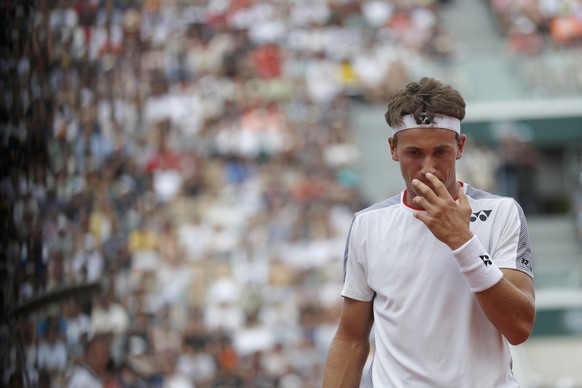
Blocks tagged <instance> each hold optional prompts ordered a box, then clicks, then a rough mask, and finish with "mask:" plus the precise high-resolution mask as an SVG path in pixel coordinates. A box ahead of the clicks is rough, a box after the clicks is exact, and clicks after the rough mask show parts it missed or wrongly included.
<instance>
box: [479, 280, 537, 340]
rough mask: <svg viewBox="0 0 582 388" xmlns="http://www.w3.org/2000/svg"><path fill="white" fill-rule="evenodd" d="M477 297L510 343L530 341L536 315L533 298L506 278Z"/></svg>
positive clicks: (486, 313) (489, 317)
mask: <svg viewBox="0 0 582 388" xmlns="http://www.w3.org/2000/svg"><path fill="white" fill-rule="evenodd" d="M506 273H507V272H506ZM475 296H476V297H477V300H478V301H479V304H480V305H481V308H482V309H483V312H485V315H487V318H488V319H489V321H491V323H492V324H493V325H494V326H495V327H497V329H498V330H499V331H500V332H501V334H503V336H504V337H505V338H507V340H508V341H509V343H511V344H512V345H519V344H520V343H522V342H524V341H525V340H527V339H528V337H529V335H530V334H531V330H532V328H533V324H534V320H535V314H536V313H535V302H534V299H533V297H532V296H530V295H528V294H527V293H526V292H524V291H522V290H521V289H519V288H518V287H516V286H515V285H514V284H513V283H512V282H511V281H510V280H508V279H507V277H506V276H504V277H503V278H502V279H501V280H500V281H499V282H498V283H497V284H495V285H494V286H493V287H491V288H489V289H487V290H484V291H482V292H477V293H475Z"/></svg>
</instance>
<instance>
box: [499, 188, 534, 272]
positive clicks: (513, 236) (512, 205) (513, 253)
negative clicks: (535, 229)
mask: <svg viewBox="0 0 582 388" xmlns="http://www.w3.org/2000/svg"><path fill="white" fill-rule="evenodd" d="M502 214H503V215H504V216H503V217H500V218H499V221H500V223H499V224H498V225H497V227H499V228H500V233H499V234H498V240H497V241H495V242H494V244H493V246H492V252H490V254H491V256H492V257H493V260H494V262H495V264H497V266H498V267H499V268H511V269H516V270H518V271H521V272H524V273H526V274H527V275H529V276H530V277H531V278H533V277H534V275H533V262H532V254H531V246H530V240H529V233H528V229H527V222H526V218H525V215H524V213H523V210H522V209H521V207H520V206H519V204H518V203H517V202H516V201H515V200H513V199H508V200H507V202H506V203H505V204H504V206H503V210H502Z"/></svg>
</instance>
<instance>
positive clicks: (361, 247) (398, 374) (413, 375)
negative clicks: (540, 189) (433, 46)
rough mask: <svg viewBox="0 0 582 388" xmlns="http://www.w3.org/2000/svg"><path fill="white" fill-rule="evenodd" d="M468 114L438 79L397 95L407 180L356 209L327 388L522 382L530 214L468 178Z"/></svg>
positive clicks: (530, 296)
mask: <svg viewBox="0 0 582 388" xmlns="http://www.w3.org/2000/svg"><path fill="white" fill-rule="evenodd" d="M464 117H465V101H464V100H463V98H462V96H461V95H460V93H459V92H458V91H456V90H455V89H453V88H452V87H450V86H449V85H445V84H443V83H441V82H440V81H437V80H435V79H432V78H423V79H421V80H420V81H418V82H413V83H410V84H408V85H407V86H406V87H405V88H404V89H402V90H400V91H399V92H398V93H396V94H395V96H394V97H393V98H392V99H391V100H390V102H389V103H388V111H387V113H386V121H387V123H388V125H389V126H390V128H391V129H392V136H390V137H389V138H388V143H389V146H390V152H391V156H392V159H393V160H394V161H396V162H399V163H400V170H401V174H402V178H403V180H404V184H405V189H404V191H403V192H402V193H401V194H399V195H396V196H394V197H392V198H388V199H386V200H384V201H382V202H378V203H376V204H374V205H372V206H370V207H368V208H367V209H364V210H362V211H360V212H358V213H356V215H355V216H354V219H353V222H352V225H351V227H350V231H349V234H348V238H347V244H346V251H345V274H344V286H343V290H342V296H343V307H342V313H341V317H340V320H339V325H338V329H337V332H336V334H335V337H334V339H333V342H332V344H331V347H330V350H329V354H328V356H327V361H326V365H325V370H324V378H323V386H324V387H325V388H338V387H358V386H360V383H361V382H362V381H363V386H365V387H376V388H390V387H406V388H411V387H430V388H435V387H447V388H451V387H471V388H476V387H483V388H492V387H495V388H502V387H518V383H517V381H516V379H515V377H514V375H513V373H512V360H511V354H510V349H509V345H510V344H513V345H517V344H520V343H522V342H524V341H526V340H527V338H528V337H529V335H530V333H531V330H532V326H533V323H534V318H535V304H534V297H535V292H534V284H533V272H532V257H531V250H530V242H529V237H528V230H527V224H526V219H525V217H524V213H523V211H522V209H521V207H520V206H519V205H518V203H517V202H516V201H515V200H514V199H512V198H507V197H499V196H495V195H492V194H490V193H487V192H485V191H482V190H480V189H478V188H475V187H472V186H471V185H469V184H468V183H467V182H459V181H458V180H457V178H456V170H455V164H456V161H457V160H459V159H460V158H461V157H462V155H463V149H464V146H465V142H466V140H467V138H466V135H464V134H462V133H461V121H462V120H463V118H464ZM371 334H372V335H371ZM370 344H372V345H370ZM370 347H372V348H373V349H372V350H373V351H372V354H373V359H372V362H371V366H370V368H369V370H368V372H367V374H366V376H365V377H364V378H362V375H363V369H364V366H365V364H366V361H367V360H368V357H369V355H370Z"/></svg>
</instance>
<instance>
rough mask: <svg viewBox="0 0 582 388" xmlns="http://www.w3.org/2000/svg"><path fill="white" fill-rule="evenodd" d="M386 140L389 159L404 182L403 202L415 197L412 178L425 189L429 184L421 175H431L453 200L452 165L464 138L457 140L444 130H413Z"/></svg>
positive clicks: (463, 144) (455, 190) (453, 178)
mask: <svg viewBox="0 0 582 388" xmlns="http://www.w3.org/2000/svg"><path fill="white" fill-rule="evenodd" d="M394 140H395V139H394V138H392V137H390V138H389V139H388V142H389V144H390V152H391V154H392V160H395V161H397V162H399V163H400V171H401V172H402V177H403V178H404V182H405V183H406V188H407V198H406V202H407V203H408V204H412V198H414V197H415V196H417V195H419V193H417V192H416V189H415V188H414V186H413V185H412V180H413V179H418V180H420V181H421V182H423V183H424V184H426V185H427V186H429V187H431V188H432V185H431V184H430V183H429V181H428V180H427V178H426V176H425V174H426V173H427V172H430V173H432V174H434V175H435V176H436V177H437V178H438V179H439V180H440V181H441V182H443V184H444V185H445V186H446V188H447V190H448V191H449V193H450V194H451V196H452V197H453V198H456V197H457V178H456V170H455V162H456V161H457V160H458V159H460V158H461V156H462V152H463V148H464V146H465V141H466V136H465V135H461V136H460V138H459V140H457V138H456V134H455V132H453V131H450V130H448V129H439V128H414V129H407V130H405V131H402V132H399V133H398V134H397V139H396V142H395V141H394Z"/></svg>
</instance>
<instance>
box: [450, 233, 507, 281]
mask: <svg viewBox="0 0 582 388" xmlns="http://www.w3.org/2000/svg"><path fill="white" fill-rule="evenodd" d="M453 256H454V257H455V259H457V263H458V265H459V269H460V270H461V272H462V273H463V275H465V279H467V283H469V288H470V289H471V291H472V292H480V291H484V290H486V289H488V288H491V287H493V286H494V285H495V284H497V282H498V281H500V280H501V278H502V277H503V272H501V270H500V269H499V268H498V267H497V266H496V265H495V263H493V260H491V257H490V256H489V253H488V252H487V251H486V250H485V248H483V245H481V242H480V241H479V239H478V238H477V236H473V238H472V239H470V240H469V241H467V242H466V243H465V244H463V245H462V246H461V247H459V248H457V249H455V250H454V251H453Z"/></svg>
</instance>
